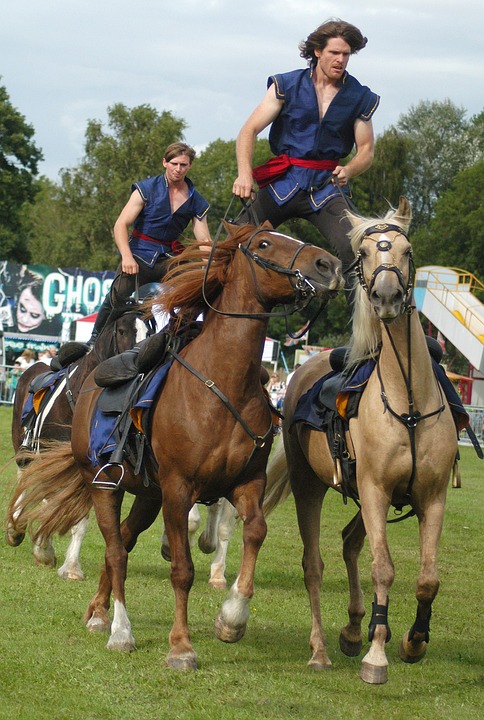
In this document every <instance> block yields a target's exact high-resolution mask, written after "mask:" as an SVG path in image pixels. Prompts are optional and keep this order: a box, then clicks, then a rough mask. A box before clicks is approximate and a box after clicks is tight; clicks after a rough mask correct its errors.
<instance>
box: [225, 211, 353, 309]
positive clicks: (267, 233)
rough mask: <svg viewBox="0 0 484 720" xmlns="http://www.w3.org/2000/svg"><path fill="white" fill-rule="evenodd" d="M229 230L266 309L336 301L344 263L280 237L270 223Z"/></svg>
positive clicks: (228, 228) (325, 252) (302, 244)
mask: <svg viewBox="0 0 484 720" xmlns="http://www.w3.org/2000/svg"><path fill="white" fill-rule="evenodd" d="M226 228H227V231H228V233H229V236H232V237H237V238H238V239H239V241H238V249H239V250H240V251H241V252H242V254H243V255H244V256H245V258H246V259H247V260H248V268H249V270H248V272H249V275H250V276H251V277H252V280H253V283H251V287H254V286H255V290H256V294H257V298H258V300H259V301H260V302H261V304H262V305H263V306H264V308H268V309H270V308H272V307H274V306H275V305H278V304H281V303H288V302H295V304H296V305H298V306H304V305H306V304H307V303H308V302H309V301H310V300H311V299H312V298H313V297H317V298H327V297H334V296H335V295H336V294H337V292H338V291H339V290H341V289H342V288H343V285H344V281H343V275H342V272H341V262H340V261H339V260H338V259H337V258H335V257H334V256H333V255H331V254H330V253H329V252H327V251H326V250H323V249H322V248H318V247H316V246H315V245H310V244H308V243H304V242H302V241H301V240H296V239H295V238H292V237H289V236H287V235H284V234H282V233H279V232H277V231H276V230H273V229H272V227H271V226H270V224H269V223H264V224H263V225H261V226H260V227H254V226H250V225H246V226H242V228H241V227H239V226H235V225H229V224H226Z"/></svg>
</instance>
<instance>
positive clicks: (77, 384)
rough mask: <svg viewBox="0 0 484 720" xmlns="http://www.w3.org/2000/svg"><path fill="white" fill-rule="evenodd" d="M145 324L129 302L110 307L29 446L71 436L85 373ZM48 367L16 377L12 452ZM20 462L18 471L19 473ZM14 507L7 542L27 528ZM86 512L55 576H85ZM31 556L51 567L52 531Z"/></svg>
mask: <svg viewBox="0 0 484 720" xmlns="http://www.w3.org/2000/svg"><path fill="white" fill-rule="evenodd" d="M147 331H148V329H147V326H146V324H145V322H144V321H143V320H142V319H141V313H140V311H139V310H138V311H137V312H136V311H133V310H132V306H131V305H126V306H123V308H120V309H119V310H116V311H113V313H112V314H111V317H110V319H109V321H108V323H107V324H106V326H105V328H104V330H103V332H102V333H101V334H100V335H99V337H98V339H97V341H96V343H95V345H94V347H93V348H92V349H91V350H90V351H89V352H88V353H87V354H86V355H84V356H83V357H81V358H80V359H79V360H77V361H75V362H72V363H71V364H69V366H68V367H67V368H66V373H65V375H64V377H63V378H62V380H59V382H58V383H57V384H56V387H55V389H54V390H53V392H52V394H51V395H50V397H49V399H48V402H47V404H46V406H45V408H44V409H43V410H42V411H41V412H40V413H39V416H38V419H37V424H36V428H35V432H34V433H33V437H31V439H30V441H29V446H32V449H37V450H41V449H42V442H43V441H45V440H50V439H53V438H55V439H57V440H69V439H70V435H71V422H72V414H73V410H74V403H75V402H76V399H77V396H78V394H79V390H80V389H81V386H82V383H83V382H84V380H85V379H86V377H87V376H88V375H89V373H90V372H91V371H92V370H93V369H94V368H95V367H96V366H97V365H98V364H99V363H100V362H102V361H103V360H105V359H106V358H109V357H111V356H112V355H116V354H118V353H121V352H124V351H125V350H128V349H130V348H132V347H133V346H134V345H135V343H137V342H141V340H143V339H144V338H145V337H146V335H147ZM49 370H51V368H50V367H49V366H48V365H46V364H44V363H42V362H38V363H35V364H34V365H32V367H30V368H28V369H27V370H26V371H25V372H24V373H23V374H22V375H21V377H20V380H19V383H18V387H17V391H16V394H15V402H14V407H13V416H12V443H13V446H14V450H15V452H17V451H18V450H19V449H20V447H21V446H23V445H24V444H25V442H26V438H25V428H24V427H23V423H22V413H23V410H24V406H25V403H26V401H27V397H28V394H29V390H30V385H31V383H32V381H33V380H34V379H35V378H36V377H38V376H39V375H42V374H44V373H47V372H49ZM24 462H25V461H23V463H21V464H20V465H19V468H18V475H19V477H20V475H21V473H22V466H23V464H24ZM16 515H17V513H16V511H15V509H14V511H13V513H11V514H10V516H9V517H8V518H7V526H6V533H5V537H6V540H7V542H8V544H9V545H12V546H13V547H16V546H17V545H20V543H21V542H22V540H23V539H24V537H25V527H24V526H23V525H22V524H21V523H19V522H18V520H17V519H16ZM87 522H88V518H87V516H86V517H85V518H83V519H82V520H81V521H80V522H79V523H77V524H76V525H74V527H73V528H72V529H71V536H72V539H71V542H70V544H69V547H68V549H67V553H66V558H65V561H64V563H63V565H62V566H61V567H60V568H59V569H58V571H57V572H58V574H59V577H61V578H63V579H65V580H83V579H84V574H83V572H82V569H81V566H80V563H79V553H80V549H81V543H82V540H83V539H84V535H85V534H86V531H87ZM33 552H34V559H35V562H36V563H37V564H38V565H45V566H46V567H55V565H56V556H55V551H54V546H53V544H52V539H51V537H50V536H48V537H42V538H39V541H38V542H36V543H35V544H34V550H33Z"/></svg>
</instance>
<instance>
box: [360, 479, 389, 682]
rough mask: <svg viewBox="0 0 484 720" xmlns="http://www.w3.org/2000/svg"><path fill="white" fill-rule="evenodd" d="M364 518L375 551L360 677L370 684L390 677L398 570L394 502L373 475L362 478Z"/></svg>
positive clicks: (384, 680) (361, 491)
mask: <svg viewBox="0 0 484 720" xmlns="http://www.w3.org/2000/svg"><path fill="white" fill-rule="evenodd" d="M358 491H359V495H360V501H361V511H362V516H363V521H364V524H365V528H366V531H367V535H368V542H369V544H370V549H371V554H372V558H373V561H372V565H371V579H372V583H373V590H374V600H373V605H372V616H371V620H370V624H369V631H368V639H369V641H370V642H371V645H370V649H369V651H368V652H367V654H366V655H365V657H364V658H363V660H362V662H361V670H360V677H361V679H362V680H364V681H365V682H367V683H371V684H374V685H382V684H383V683H386V681H387V680H388V660H387V656H386V652H385V643H387V642H388V641H389V640H390V638H391V632H390V627H389V625H388V593H389V590H390V587H391V586H392V583H393V579H394V575H395V571H394V567H393V562H392V559H391V557H390V551H389V549H388V541H387V534H386V521H387V514H388V509H389V507H390V501H389V499H388V497H387V496H386V494H385V493H384V492H382V491H381V490H380V489H379V488H378V487H376V486H375V485H374V483H373V481H372V478H371V477H370V478H368V481H367V482H364V481H361V480H359V481H358Z"/></svg>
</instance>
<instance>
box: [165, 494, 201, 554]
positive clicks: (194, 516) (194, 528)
mask: <svg viewBox="0 0 484 720" xmlns="http://www.w3.org/2000/svg"><path fill="white" fill-rule="evenodd" d="M201 522H202V518H201V515H200V510H199V509H198V505H193V506H192V509H191V510H190V512H189V514H188V542H189V543H190V547H191V548H192V547H193V546H194V545H195V536H196V534H197V532H198V530H199V528H200V523H201ZM161 557H162V558H163V560H166V561H167V562H171V554H170V545H169V543H168V537H167V534H166V530H165V528H163V534H162V536H161Z"/></svg>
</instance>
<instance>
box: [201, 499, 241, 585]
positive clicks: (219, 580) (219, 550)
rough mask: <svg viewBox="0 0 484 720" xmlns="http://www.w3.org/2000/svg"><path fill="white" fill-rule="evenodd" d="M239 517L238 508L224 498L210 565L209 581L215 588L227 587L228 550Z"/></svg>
mask: <svg viewBox="0 0 484 720" xmlns="http://www.w3.org/2000/svg"><path fill="white" fill-rule="evenodd" d="M237 519H238V515H237V510H236V509H235V508H234V506H233V505H232V504H231V503H229V501H228V500H226V499H225V498H223V499H222V506H221V511H220V514H219V521H218V527H217V547H216V550H215V555H214V558H213V561H212V564H211V566H210V580H209V581H208V584H209V585H210V586H211V587H213V588H219V589H221V590H225V588H226V587H227V580H226V579H225V566H226V562H227V550H228V547H229V542H230V540H231V538H232V535H233V534H234V530H235V525H236V523H237Z"/></svg>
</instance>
